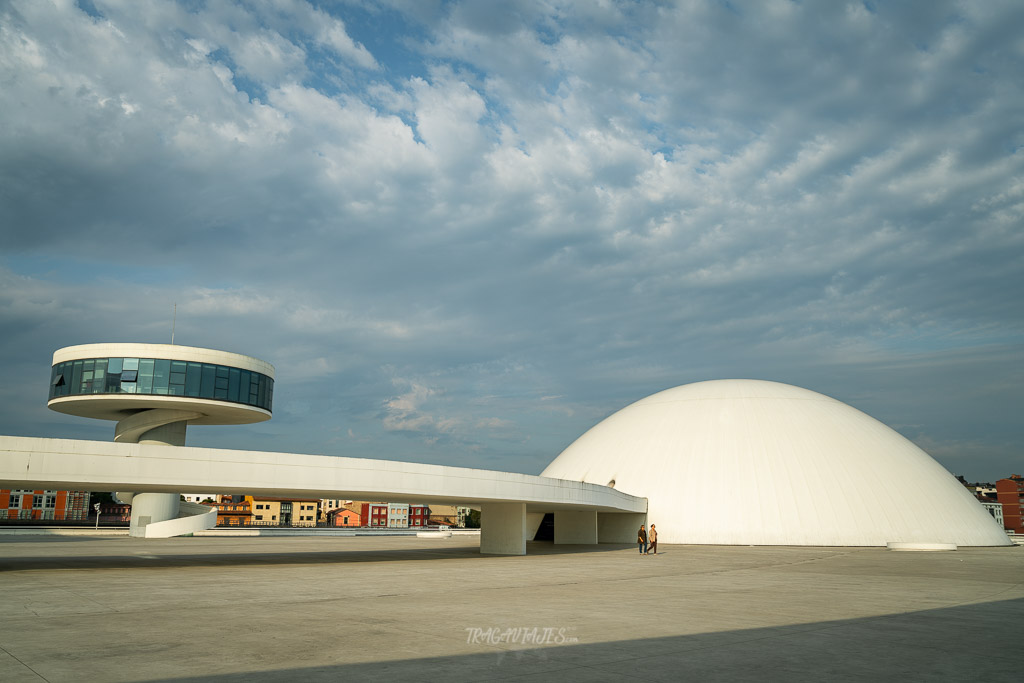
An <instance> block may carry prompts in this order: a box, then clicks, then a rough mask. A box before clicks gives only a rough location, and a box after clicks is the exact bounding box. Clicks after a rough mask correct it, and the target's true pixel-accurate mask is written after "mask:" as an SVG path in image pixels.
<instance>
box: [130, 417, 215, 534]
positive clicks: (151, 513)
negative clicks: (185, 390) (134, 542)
mask: <svg viewBox="0 0 1024 683" xmlns="http://www.w3.org/2000/svg"><path fill="white" fill-rule="evenodd" d="M200 415H201V413H194V412H189V411H185V410H166V409H153V410H144V411H141V412H138V413H135V414H134V415H131V416H129V417H126V418H125V419H123V420H121V421H120V422H118V423H117V427H115V429H114V440H115V441H120V442H121V443H144V444H163V445H166V446H184V445H185V432H186V429H187V427H188V421H189V420H191V419H195V418H196V417H199V416H200ZM121 495H125V497H126V498H127V496H129V495H130V496H131V505H132V518H131V523H130V525H129V527H128V535H129V536H136V537H140V538H145V536H146V527H147V526H149V525H150V524H153V523H154V522H166V521H167V520H169V519H176V518H177V517H178V512H179V510H180V505H179V503H180V502H181V496H180V495H179V494H177V493H136V494H134V495H133V494H121V493H120V492H119V493H118V496H119V497H120V496H121ZM122 500H123V499H122Z"/></svg>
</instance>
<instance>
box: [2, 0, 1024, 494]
mask: <svg viewBox="0 0 1024 683" xmlns="http://www.w3.org/2000/svg"><path fill="white" fill-rule="evenodd" d="M94 6H95V11H94V12H91V13H87V12H85V11H84V10H82V9H80V8H79V7H77V6H75V5H73V4H68V3H63V4H60V3H45V2H24V1H15V2H12V3H8V4H7V5H5V6H4V7H3V9H0V84H2V87H3V90H4V93H5V96H4V97H5V105H6V106H5V107H4V108H3V111H2V112H0V254H2V256H0V267H2V270H0V276H2V277H3V283H4V291H3V296H2V297H0V302H2V306H0V326H2V327H3V329H5V330H7V329H11V330H14V332H12V333H11V334H9V335H6V341H4V342H3V343H2V345H0V348H2V349H3V350H4V352H5V353H7V354H9V355H8V357H10V358H15V359H19V360H18V361H17V362H18V363H19V365H18V368H19V370H18V372H20V373H25V374H23V375H19V377H22V378H23V379H24V381H26V382H28V381H30V380H29V379H28V378H29V377H30V376H34V374H33V373H36V372H37V371H39V372H43V374H45V364H46V363H47V362H48V359H47V355H48V353H50V352H52V350H53V349H54V348H57V347H60V346H64V345H67V344H71V343H77V342H84V341H99V340H102V339H107V338H123V339H129V338H130V339H132V340H139V341H156V342H162V341H166V339H168V338H169V324H168V323H169V320H168V318H169V317H170V314H171V311H172V310H173V305H174V303H175V302H177V304H178V322H177V325H178V327H177V330H178V331H177V335H180V336H179V337H178V338H179V339H180V340H182V343H194V344H197V345H204V346H205V345H209V346H219V347H222V348H226V349H228V350H238V351H241V352H243V353H250V354H253V355H257V356H259V357H263V358H266V359H267V360H269V361H271V362H273V363H274V364H275V365H276V366H277V368H278V371H279V382H278V387H277V392H276V394H275V395H276V397H277V401H278V408H277V410H276V411H275V419H274V420H273V421H272V422H270V423H267V424H266V425H263V426H260V427H258V428H255V427H254V428H252V430H250V431H251V432H252V433H254V434H255V433H256V432H255V430H256V429H259V430H263V431H260V432H259V433H258V437H255V436H254V437H252V438H253V439H254V440H258V441H259V442H260V443H263V444H267V443H273V444H274V447H275V448H276V449H277V450H286V451H287V450H296V449H299V450H301V449H306V450H310V451H317V450H318V449H322V448H323V447H324V444H330V445H331V447H332V448H333V447H337V448H342V447H343V446H342V445H341V444H344V443H345V440H344V439H343V438H342V439H341V440H340V441H336V440H335V439H336V438H337V437H339V435H344V434H346V433H347V430H349V429H352V430H353V433H354V434H358V435H359V438H360V440H359V442H358V446H359V447H360V448H361V449H363V450H362V451H360V452H361V453H365V454H371V455H378V456H381V457H394V458H404V457H415V458H420V459H424V460H431V459H432V460H433V461H435V462H451V463H456V462H458V463H469V464H474V463H476V464H479V463H482V462H488V463H492V464H495V466H499V467H503V468H508V469H517V470H533V471H539V470H540V469H542V468H543V466H544V464H546V462H547V461H548V460H550V459H551V458H552V457H554V455H556V454H557V452H558V450H560V449H561V448H562V447H564V446H565V445H567V443H568V442H569V441H571V440H572V439H573V438H575V436H578V434H579V433H581V432H582V431H583V430H585V429H586V428H587V427H589V426H590V425H591V424H593V422H595V421H596V420H598V419H600V418H601V417H603V416H605V415H607V414H609V413H610V412H612V411H614V410H615V409H618V408H620V407H622V406H623V405H625V404H626V403H628V402H630V401H632V400H636V399H638V398H641V397H643V396H644V395H646V394H649V393H652V392H654V391H657V390H659V389H664V388H667V387H669V386H673V385H676V384H681V383H684V382H687V381H694V380H699V379H710V378H714V377H729V376H749V377H765V378H770V379H778V380H780V381H790V382H792V383H797V384H802V385H804V386H807V387H808V388H811V389H815V390H818V391H823V392H824V393H828V394H831V395H839V396H838V397H843V396H845V397H847V398H849V399H850V400H852V401H854V402H855V405H857V406H858V407H861V408H864V409H867V410H869V411H873V414H876V417H879V418H881V419H883V421H886V422H889V423H893V424H900V425H919V427H915V429H919V430H920V433H921V434H929V435H931V436H930V437H929V438H933V439H935V440H936V443H948V444H956V443H971V444H980V445H979V446H978V449H974V447H973V446H972V452H976V453H979V454H980V453H982V452H983V451H984V448H985V446H984V444H985V443H990V444H991V450H990V451H989V455H988V456H985V457H986V458H988V459H989V460H987V462H992V463H997V462H1006V460H1005V454H1006V453H1007V449H1006V444H1007V443H1012V442H1013V439H1015V438H1018V439H1019V437H1020V436H1021V433H1020V431H1019V428H1016V431H1014V429H1015V428H1013V427H1009V426H1007V425H1006V424H1005V423H1003V422H998V423H992V422H988V421H986V420H985V419H984V417H983V414H984V413H985V411H986V410H988V411H989V412H990V413H992V414H1002V413H1000V409H999V408H998V405H1000V403H999V402H1002V401H1010V402H1013V401H1017V402H1019V400H1020V398H1021V396H1020V394H1019V390H1018V391H1017V392H1016V393H1015V391H1014V390H1013V389H1007V388H1006V387H1005V386H1003V385H1002V384H1000V382H999V377H1000V376H1001V375H1003V374H1005V370H1003V371H1000V370H998V369H997V368H998V367H999V366H1000V364H999V363H995V362H991V361H989V360H987V359H988V357H989V354H990V353H991V352H992V350H993V349H1000V352H999V353H1000V356H999V358H1000V362H1001V363H1003V364H1005V365H1006V366H1015V365H1019V364H1020V360H1021V359H1022V358H1021V354H1022V349H1021V346H1020V344H1019V339H1020V338H1021V333H1022V332H1024V330H1022V327H1024V325H1022V316H1021V314H1020V304H1019V301H1018V299H1019V297H1018V296H1016V294H1015V292H1017V291H1020V290H1021V289H1022V288H1024V275H1022V274H1024V269H1022V268H1021V267H1020V264H1021V254H1022V248H1024V231H1022V230H1021V229H1020V226H1021V221H1022V218H1024V189H1022V188H1024V152H1022V149H1024V133H1022V132H1021V131H1024V120H1022V115H1021V112H1022V111H1024V89H1022V87H1021V83H1020V79H1019V78H1018V77H1017V74H1019V73H1020V71H1021V67H1022V66H1024V64H1022V61H1024V51H1022V50H1021V46H1020V39H1019V37H1018V36H1019V29H1020V28H1021V27H1022V26H1024V10H1022V9H1021V8H1020V7H1019V6H1018V4H1017V3H1011V2H1006V3H999V2H993V3H984V4H980V3H979V4H971V5H962V4H956V3H946V2H935V3H919V4H915V5H912V6H907V7H906V8H904V7H902V6H901V7H895V6H875V5H866V4H858V3H846V4H837V5H821V6H801V5H797V4H792V3H785V2H770V3H760V4H757V5H752V6H744V7H736V6H732V5H727V4H721V3H712V2H703V1H701V0H694V1H693V2H687V3H677V4H670V5H664V4H650V3H636V4H629V3H625V4H623V3H611V4H609V3H589V2H583V3H579V2H553V3H505V4H503V5H502V7H501V9H500V10H494V11H491V10H488V11H487V12H483V13H481V10H480V8H479V7H477V6H476V5H475V4H473V3H459V2H456V3H443V4H442V3H413V4H411V5H410V4H407V3H402V2H380V3H372V4H363V5H351V4H340V5H335V6H313V5H310V4H309V3H306V2H300V1H298V0H289V1H287V2H276V3H248V2H239V3H215V4H209V5H204V6H200V7H193V6H190V5H187V4H179V3H173V2H168V3H161V4H159V5H152V4H144V3H142V4H140V3H114V2H110V3H106V2H95V3H94ZM184 340H188V341H187V342H186V341H184ZM922 358H931V359H933V361H929V362H927V363H926V362H923V361H922V360H921V359H922ZM950 358H956V359H957V360H956V362H955V363H953V366H952V367H955V371H954V370H953V369H950V368H947V369H945V370H944V369H943V365H942V363H943V362H944V361H943V359H950ZM950 362H952V361H950ZM34 364H41V366H43V369H42V370H38V369H37V368H34ZM852 368H856V370H853V369H852ZM967 368H971V371H970V372H968V371H967V370H966V369H967ZM947 370H948V371H949V372H953V373H954V374H955V375H956V376H957V377H958V381H957V383H956V384H957V386H958V388H957V389H956V391H948V390H947V389H942V390H941V391H940V390H939V389H938V388H939V387H947V386H948V385H947V384H946V383H945V382H946V379H945V377H946V374H945V373H946V372H947ZM972 372H973V373H974V374H972ZM866 378H870V379H871V381H872V382H873V383H874V384H873V385H869V384H868V383H867V381H866ZM19 381H21V380H19ZM395 382H398V384H396V383H395ZM911 385H912V386H913V387H914V391H913V392H911V391H910V390H909V389H908V388H907V387H908V386H911ZM396 392H397V393H396ZM918 392H919V393H921V394H924V395H927V396H928V397H929V400H928V401H926V402H925V404H926V405H927V406H928V410H927V411H926V410H923V409H917V408H915V407H914V406H913V405H912V404H913V401H914V398H913V396H915V395H917V393H918ZM551 397H556V398H551ZM891 397H898V398H899V400H896V399H895V398H891ZM968 397H969V399H968ZM9 400H13V399H9ZM965 403H969V404H970V406H969V409H968V407H965ZM876 408H877V409H878V410H875V409H876ZM957 408H960V409H961V410H960V411H959V412H958V410H957ZM20 409H21V408H19V410H20ZM24 410H28V411H29V412H30V413H31V417H30V418H27V421H26V420H22V421H21V422H17V423H16V422H9V423H8V424H9V425H12V424H13V425H15V426H17V425H18V424H21V425H25V424H29V425H36V427H32V429H34V430H36V431H39V432H40V433H42V432H45V431H46V430H47V429H49V428H50V426H52V425H54V424H60V425H63V426H62V427H61V428H67V429H70V427H66V425H67V424H69V423H66V422H60V421H61V420H66V419H67V418H63V417H61V416H56V415H55V416H53V417H49V414H48V413H46V411H45V409H44V408H42V407H39V408H38V409H35V408H33V409H28V408H25V409H24ZM879 411H881V412H879ZM928 411H931V413H932V414H934V415H936V416H939V415H941V416H942V417H941V419H940V418H937V417H936V418H929V415H928ZM22 417H24V413H22ZM75 424H79V425H80V424H82V423H81V422H79V423H75ZM982 425H984V427H983V426H982ZM0 427H2V424H0ZM14 428H15V427H11V426H9V427H6V428H3V429H4V430H6V431H10V430H11V429H14ZM17 428H22V427H17ZM986 430H995V431H997V432H998V433H999V435H1000V436H998V438H997V437H995V436H993V437H992V439H991V440H990V441H989V440H986V438H985V437H984V436H983V434H984V432H985V431H986ZM208 433H209V434H210V435H211V436H201V435H199V434H197V435H196V436H195V437H193V436H192V435H190V439H193V438H196V439H206V440H207V441H206V442H207V443H213V442H216V443H223V444H232V443H236V442H233V441H232V439H234V438H237V439H240V440H241V441H240V442H237V443H239V444H241V445H244V443H245V439H246V438H250V437H246V436H243V435H242V432H239V431H237V430H236V432H235V433H236V434H237V436H232V432H231V431H230V430H223V431H216V430H211V431H210V432H208ZM979 435H981V436H979ZM275 440H276V441H275ZM241 445H240V447H241ZM950 448H953V449H954V450H955V447H952V446H951V447H950ZM950 448H945V449H943V448H939V449H938V450H940V451H941V452H943V453H950V452H951V450H950ZM996 454H1002V455H996ZM950 457H952V456H950ZM978 457H979V458H981V460H984V458H982V456H981V455H979V456H978ZM1000 458H1003V459H1002V460H1000ZM981 460H979V462H981ZM986 467H988V465H986ZM992 467H995V465H992ZM971 476H977V477H985V476H992V475H989V474H982V473H979V474H977V475H970V474H968V477H969V478H970V477H971Z"/></svg>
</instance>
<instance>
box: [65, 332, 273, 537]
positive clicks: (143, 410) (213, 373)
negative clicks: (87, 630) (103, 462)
mask: <svg viewBox="0 0 1024 683" xmlns="http://www.w3.org/2000/svg"><path fill="white" fill-rule="evenodd" d="M273 399H274V367H273V366H272V365H271V364H270V363H267V362H265V361H262V360H259V359H257V358H253V357H251V356H244V355H241V354H237V353H229V352H226V351H216V350H213V349H203V348H195V347H191V346H177V345H174V344H133V343H111V344H83V345H79V346H68V347H66V348H63V349H59V350H57V351H56V352H55V353H54V354H53V367H52V369H51V372H50V391H49V400H48V402H47V405H48V406H49V408H50V409H51V410H55V411H57V412H61V413H66V414H68V415H77V416H79V417H88V418H94V419H100V420H112V421H115V422H116V423H117V424H116V426H115V428H114V441H117V442H121V443H143V444H145V443H149V444H166V445H170V446H184V445H185V433H186V429H187V427H188V425H190V424H193V425H238V424H251V423H255V422H263V421H265V420H269V419H270V418H271V409H272V406H273ZM117 497H118V498H119V499H120V500H122V501H123V502H129V501H130V502H131V503H132V519H131V531H130V533H131V534H132V535H133V536H144V535H145V528H146V526H147V525H149V524H152V523H156V522H161V521H166V520H170V519H175V518H177V517H178V516H179V513H180V511H181V510H180V507H179V496H177V495H174V494H167V493H140V494H138V495H134V494H132V493H122V492H118V493H117ZM213 519H214V520H215V519H216V517H215V516H214V517H213Z"/></svg>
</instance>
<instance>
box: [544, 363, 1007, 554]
mask: <svg viewBox="0 0 1024 683" xmlns="http://www.w3.org/2000/svg"><path fill="white" fill-rule="evenodd" d="M542 476H546V477H555V478H558V479H571V480H576V481H583V482H587V483H592V484H603V485H608V486H613V487H614V488H616V489H618V490H620V491H623V492H624V493H629V494H632V495H635V496H645V497H647V498H648V500H649V508H648V522H649V523H653V524H655V525H657V529H658V531H659V540H661V541H662V542H664V543H686V544H712V545H714V544H720V545H820V546H884V545H886V544H887V543H946V544H956V545H958V546H996V545H1008V544H1009V540H1008V539H1007V536H1006V534H1005V533H1004V531H1003V530H1002V529H1001V528H1000V526H999V525H998V524H997V523H996V522H995V521H994V520H993V518H992V517H991V516H990V515H989V514H988V513H987V512H986V511H985V509H984V508H983V507H982V506H981V505H980V504H979V503H978V501H977V500H975V498H974V497H973V496H972V495H971V493H970V492H969V491H967V489H966V488H965V487H964V486H962V485H961V484H960V483H959V482H958V481H957V480H956V479H955V478H954V477H953V476H952V475H950V473H949V472H947V471H946V469H945V468H943V467H942V466H941V465H939V463H937V462H936V461H935V460H934V459H933V458H932V457H931V456H929V455H928V454H927V453H925V452H924V451H923V450H921V449H920V448H918V447H917V446H915V445H914V444H913V443H911V442H910V441H909V440H907V439H906V438H904V437H903V436H901V435H900V434H898V433H897V432H896V431H894V430H893V429H891V428H889V427H887V426H886V425H884V424H882V423H881V422H879V421H878V420H875V419H874V418H872V417H869V416H868V415H865V414H864V413H862V412H860V411H859V410H857V409H855V408H853V407H851V406H848V405H846V404H845V403H842V402H840V401H837V400H835V399H832V398H829V397H827V396H823V395H821V394H818V393H815V392H813V391H808V390H807V389H801V388H799V387H794V386H790V385H787V384H780V383H777V382H766V381H760V380H715V381H709V382H697V383H694V384H686V385H683V386H680V387H676V388H674V389H668V390H666V391H662V392H659V393H657V394H654V395H652V396H648V397H647V398H644V399H641V400H640V401H637V402H636V403H633V404H631V405H629V406H627V407H625V408H623V409H622V410H620V411H618V412H617V413H614V414H613V415H611V416H610V417H608V418H606V419H605V420H603V421H602V422H600V423H598V424H597V425H596V426H594V427H593V428H591V429H590V430H588V431H587V432H586V433H585V434H583V436H581V437H580V438H579V439H577V440H576V441H575V442H574V443H572V444H571V445H570V446H569V447H568V448H566V449H565V450H564V451H563V452H562V453H561V454H560V455H559V456H558V457H557V458H555V459H554V460H553V461H552V462H551V464H550V465H548V467H547V468H546V469H545V470H544V472H542Z"/></svg>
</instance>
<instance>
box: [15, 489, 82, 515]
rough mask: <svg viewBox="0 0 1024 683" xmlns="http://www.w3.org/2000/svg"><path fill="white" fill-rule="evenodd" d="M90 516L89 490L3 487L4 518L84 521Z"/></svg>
mask: <svg viewBox="0 0 1024 683" xmlns="http://www.w3.org/2000/svg"><path fill="white" fill-rule="evenodd" d="M88 518H89V492H88V491H49V490H44V489H37V490H30V489H13V490H12V489H0V519H4V520H17V519H22V520H55V521H69V522H71V521H74V522H84V521H86V520H87V519H88Z"/></svg>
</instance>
